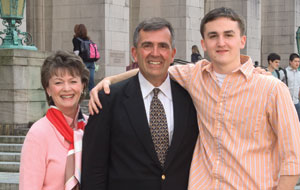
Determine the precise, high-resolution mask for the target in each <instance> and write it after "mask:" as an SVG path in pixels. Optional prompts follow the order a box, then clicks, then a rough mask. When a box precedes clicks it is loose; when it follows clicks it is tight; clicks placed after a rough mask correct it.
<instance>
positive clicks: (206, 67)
mask: <svg viewBox="0 0 300 190" xmlns="http://www.w3.org/2000/svg"><path fill="white" fill-rule="evenodd" d="M240 60H241V66H239V67H238V68H237V69H235V70H234V71H232V73H235V72H241V73H242V74H243V75H244V76H245V78H246V80H249V78H250V77H251V75H252V73H253V70H254V66H253V62H252V60H251V58H250V57H249V56H246V55H241V56H240ZM197 64H201V67H202V69H201V71H202V73H203V72H204V71H206V72H209V73H211V74H212V73H213V66H212V63H211V62H209V61H207V60H205V59H204V60H203V61H201V62H198V63H197Z"/></svg>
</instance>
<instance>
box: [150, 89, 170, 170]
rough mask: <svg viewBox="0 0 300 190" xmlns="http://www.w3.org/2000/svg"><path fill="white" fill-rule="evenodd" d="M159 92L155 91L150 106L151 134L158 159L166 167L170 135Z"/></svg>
mask: <svg viewBox="0 0 300 190" xmlns="http://www.w3.org/2000/svg"><path fill="white" fill-rule="evenodd" d="M159 91H160V90H159V88H154V89H153V93H154V96H153V98H152V101H151V104H150V132H151V136H152V140H153V143H154V147H155V151H156V153H157V157H158V159H159V161H160V163H161V166H162V167H164V164H165V160H166V155H167V151H168V148H169V133H168V124H167V118H166V114H165V110H164V107H163V105H162V103H161V101H160V100H159V99H158V97H157V95H158V93H159Z"/></svg>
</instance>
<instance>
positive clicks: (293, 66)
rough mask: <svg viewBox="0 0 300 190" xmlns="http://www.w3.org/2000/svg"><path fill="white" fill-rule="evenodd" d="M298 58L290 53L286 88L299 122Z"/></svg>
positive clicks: (299, 78)
mask: <svg viewBox="0 0 300 190" xmlns="http://www.w3.org/2000/svg"><path fill="white" fill-rule="evenodd" d="M299 62H300V58H299V55H298V54H296V53H292V54H291V55H290V58H289V66H288V67H287V68H286V72H287V79H288V84H289V85H288V87H289V90H290V93H291V96H292V100H293V102H294V104H295V107H296V111H297V114H298V118H299V120H300V102H299V93H300V71H299V70H298V68H299Z"/></svg>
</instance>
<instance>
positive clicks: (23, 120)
mask: <svg viewBox="0 0 300 190" xmlns="http://www.w3.org/2000/svg"><path fill="white" fill-rule="evenodd" d="M47 56H48V54H47V53H45V52H41V51H29V50H15V49H0V135H16V134H19V133H22V131H23V129H26V128H27V127H28V125H29V124H30V123H32V122H35V121H37V120H38V119H40V118H41V117H43V115H44V114H45V111H46V109H47V103H46V97H45V93H44V90H43V88H42V86H41V80H40V67H41V65H42V63H43V61H44V59H45V58H46V57H47Z"/></svg>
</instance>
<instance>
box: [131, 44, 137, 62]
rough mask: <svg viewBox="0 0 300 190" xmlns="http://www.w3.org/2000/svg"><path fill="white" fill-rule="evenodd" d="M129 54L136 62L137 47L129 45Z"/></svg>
mask: <svg viewBox="0 0 300 190" xmlns="http://www.w3.org/2000/svg"><path fill="white" fill-rule="evenodd" d="M131 55H132V57H133V59H134V62H137V49H136V48H135V47H134V46H133V47H131Z"/></svg>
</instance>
